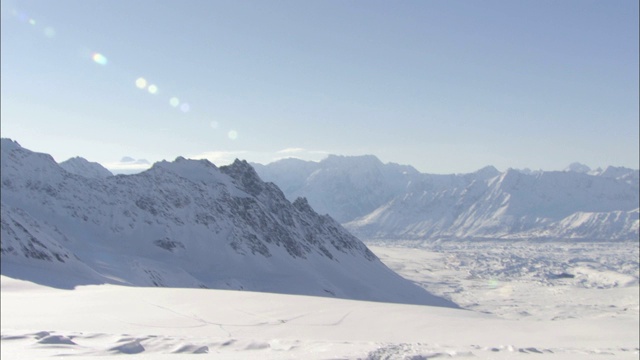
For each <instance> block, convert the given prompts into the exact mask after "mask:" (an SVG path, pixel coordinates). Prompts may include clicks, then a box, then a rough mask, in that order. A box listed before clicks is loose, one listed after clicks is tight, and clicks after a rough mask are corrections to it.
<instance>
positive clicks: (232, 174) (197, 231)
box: [1, 139, 455, 306]
mask: <svg viewBox="0 0 640 360" xmlns="http://www.w3.org/2000/svg"><path fill="white" fill-rule="evenodd" d="M1 232H2V234H1V235H2V249H1V252H2V273H3V274H5V275H8V276H12V277H15V278H24V279H28V280H32V281H38V282H40V283H45V284H49V285H55V286H59V287H66V288H70V287H73V286H75V285H78V284H91V283H115V284H128V285H138V286H171V287H207V288H220V289H241V290H254V291H267V292H280V293H290V294H305V295H319V296H332V297H341V298H349V299H364V300H374V301H389V302H401V303H414V304H432V305H443V306H455V305H454V304H452V303H450V302H448V301H446V300H444V299H441V298H437V297H434V296H432V295H430V294H429V293H427V292H426V291H423V290H422V289H421V288H419V287H417V286H415V285H413V284H412V283H410V282H408V281H406V280H404V279H403V278H401V277H400V276H398V275H397V274H395V273H394V272H392V271H391V270H389V269H388V268H387V267H386V266H384V265H383V264H382V263H381V262H380V261H379V259H378V258H377V257H376V256H375V255H374V254H373V253H371V252H370V251H369V249H368V248H367V247H366V246H365V245H364V244H363V243H362V242H360V241H359V240H358V239H356V238H355V237H353V236H352V235H351V234H349V233H348V232H347V231H345V230H344V229H343V228H342V227H341V226H340V225H339V224H338V223H337V222H336V221H334V220H333V219H331V218H330V217H328V216H321V215H318V214H317V213H316V212H315V211H313V209H312V208H311V207H310V206H309V204H308V203H307V202H306V200H305V199H302V198H300V199H297V200H296V201H294V202H293V203H291V202H289V201H287V200H286V199H285V197H284V195H283V194H282V192H281V191H280V190H279V189H278V188H277V187H276V186H275V185H274V184H272V183H265V182H263V181H262V180H260V178H259V177H258V175H257V174H256V173H255V171H254V170H253V168H252V167H251V166H250V165H249V164H247V163H246V162H244V161H236V162H234V163H233V164H232V165H229V166H225V167H221V168H218V167H216V166H215V165H213V164H212V163H210V162H208V161H206V160H198V161H196V160H187V159H184V158H178V159H176V160H175V161H174V162H167V161H163V162H159V163H156V164H155V165H154V166H153V167H152V168H151V169H150V170H148V171H145V172H143V173H141V174H137V175H118V176H111V177H107V178H87V177H84V176H80V175H75V174H72V173H69V172H67V171H65V170H63V169H62V168H61V167H60V166H59V165H58V164H56V162H55V161H54V160H53V158H51V156H49V155H46V154H40V153H34V152H31V151H29V150H27V149H23V148H21V147H20V146H19V145H18V144H17V143H16V142H13V141H11V140H8V139H3V140H2V228H1Z"/></svg>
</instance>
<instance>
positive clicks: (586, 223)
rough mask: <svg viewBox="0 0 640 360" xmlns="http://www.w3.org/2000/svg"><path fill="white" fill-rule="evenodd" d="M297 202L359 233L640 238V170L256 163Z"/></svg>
mask: <svg viewBox="0 0 640 360" xmlns="http://www.w3.org/2000/svg"><path fill="white" fill-rule="evenodd" d="M256 171H258V172H259V173H260V174H261V176H262V177H263V178H265V179H266V180H269V181H273V182H275V183H276V184H277V185H279V186H280V187H281V188H282V189H283V190H284V192H285V194H286V195H287V196H288V197H289V198H291V197H294V196H305V197H306V198H308V199H309V203H310V204H311V206H313V207H314V208H316V209H318V210H319V211H320V212H326V213H328V214H329V215H331V216H333V217H335V218H336V219H337V220H339V221H341V222H342V223H343V224H344V226H345V227H346V228H347V229H348V230H350V231H351V232H352V233H354V234H355V235H357V236H359V237H360V238H367V239H369V238H378V239H390V238H403V239H409V238H411V239H429V240H438V239H541V240H548V239H556V240H561V239H567V238H571V239H576V240H592V241H609V240H616V241H624V240H635V241H638V239H639V236H640V232H639V226H638V220H639V217H638V205H639V203H640V195H639V194H640V191H639V188H640V186H639V176H638V174H639V172H638V170H632V169H627V168H623V167H613V166H609V167H607V168H606V169H605V170H604V171H602V170H600V171H590V170H589V168H588V167H587V166H585V165H582V164H572V165H570V166H569V168H568V169H567V170H566V171H536V172H531V171H528V172H527V171H521V170H514V169H508V170H507V171H505V172H502V173H501V172H499V171H498V170H497V169H495V168H494V167H492V166H488V167H485V168H483V169H480V170H478V171H476V172H474V173H470V174H451V175H433V174H422V173H419V172H418V171H416V170H415V169H413V168H411V167H409V166H402V165H397V164H383V163H382V162H380V161H379V160H378V159H377V158H375V157H373V156H370V155H369V156H360V157H341V156H330V157H329V158H327V159H325V160H323V161H320V162H318V163H315V162H305V161H301V160H292V159H288V160H281V161H277V162H274V163H272V164H269V165H263V166H257V167H256Z"/></svg>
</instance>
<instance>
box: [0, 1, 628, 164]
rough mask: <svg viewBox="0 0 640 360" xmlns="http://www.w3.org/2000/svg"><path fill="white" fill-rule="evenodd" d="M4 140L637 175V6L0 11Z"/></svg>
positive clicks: (112, 159) (123, 150) (11, 7)
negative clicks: (579, 166)
mask: <svg viewBox="0 0 640 360" xmlns="http://www.w3.org/2000/svg"><path fill="white" fill-rule="evenodd" d="M1 11H2V12H1V16H2V34H1V36H2V41H1V47H2V51H1V53H2V54H1V56H2V63H1V65H2V77H1V82H2V92H1V100H2V109H1V117H2V123H1V125H0V126H1V131H2V136H3V137H9V138H12V139H14V140H17V141H18V142H20V144H22V145H23V146H24V147H26V148H29V149H31V150H34V151H40V152H46V153H49V154H51V155H52V156H53V157H54V158H55V159H56V160H57V161H64V160H66V159H68V158H70V157H74V156H82V157H84V158H86V159H87V160H90V161H95V162H99V163H101V164H103V165H105V166H107V167H109V164H111V165H113V164H118V163H119V162H120V159H122V158H123V157H130V158H132V159H146V160H147V161H149V162H150V163H153V162H156V161H160V160H163V159H166V160H173V159H175V158H176V157H178V156H184V157H188V158H207V159H209V160H211V161H212V162H214V163H216V164H222V163H224V162H229V161H232V160H233V159H234V158H242V159H246V160H248V161H250V162H256V163H263V164H266V163H269V162H271V161H274V160H276V159H279V158H283V157H297V158H301V159H304V160H313V161H319V160H321V159H322V158H324V157H325V156H326V155H327V154H338V155H364V154H373V155H375V156H377V157H378V158H379V159H380V160H381V161H382V162H385V163H387V162H393V163H398V164H406V165H412V166H414V167H415V168H416V169H418V170H419V171H421V172H425V173H441V174H445V173H469V172H473V171H475V170H477V169H480V168H482V167H484V166H487V165H493V166H495V167H496V168H498V169H501V170H505V169H507V168H518V169H523V168H529V169H533V170H537V169H543V170H561V169H563V168H565V167H566V166H568V165H569V164H571V163H573V162H580V163H584V164H586V165H588V166H590V167H592V168H598V167H606V166H607V165H613V166H624V167H629V168H634V169H635V168H637V167H638V164H639V163H640V158H639V155H638V148H639V147H640V140H639V135H638V134H639V132H640V128H639V124H640V121H639V119H640V114H639V108H640V105H639V102H638V98H639V97H640V94H639V87H640V84H639V60H638V52H639V50H638V43H639V41H640V39H639V36H638V32H639V25H638V16H639V15H638V13H639V9H638V2H637V1H633V0H621V1H616V2H598V1H563V2H553V1H535V2H534V1H522V2H516V3H514V2H509V1H487V2H482V3H475V2H448V1H429V2H420V1H406V2H402V3H399V4H398V3H394V4H390V3H389V2H385V1H371V2H367V3H366V6H364V5H361V4H360V3H355V2H339V1H307V2H292V1H285V2H268V3H267V2H259V1H248V2H241V3H238V2H220V1H210V2H209V1H182V2H156V1H150V0H141V1H136V2H133V3H132V2H128V1H123V0H115V1H109V2H101V1H97V2H85V1H81V0H63V1H56V2H43V1H16V0H13V1H12V0H8V1H2V5H1Z"/></svg>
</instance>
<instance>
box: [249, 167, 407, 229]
mask: <svg viewBox="0 0 640 360" xmlns="http://www.w3.org/2000/svg"><path fill="white" fill-rule="evenodd" d="M253 166H254V167H255V169H256V171H257V172H258V174H260V176H261V177H262V178H264V179H268V180H267V181H272V182H274V183H276V184H277V185H278V186H279V187H280V188H281V189H282V190H283V191H284V193H285V194H286V196H287V198H289V199H295V198H297V197H299V196H304V197H306V198H307V199H308V200H309V203H310V204H311V205H312V206H313V208H314V209H316V211H318V212H319V213H321V214H330V215H331V217H333V218H334V219H336V220H337V221H339V222H342V223H345V222H348V221H350V220H353V219H354V218H356V217H358V216H363V215H366V214H368V213H370V212H372V211H373V210H375V209H376V208H378V207H379V206H380V205H381V204H383V203H385V202H387V201H389V200H391V199H393V197H394V196H396V195H397V194H398V193H400V192H402V191H403V190H404V188H405V187H406V186H407V184H408V183H409V182H410V181H411V179H412V177H414V176H416V175H418V174H419V172H418V171H417V170H416V169H414V168H413V167H411V166H403V165H398V164H383V163H382V162H381V161H380V160H379V159H378V158H377V157H375V156H373V155H365V156H338V155H329V156H328V157H327V158H326V159H324V160H322V161H320V162H311V161H303V160H298V159H283V160H280V161H277V162H274V163H271V164H269V165H260V164H253ZM303 194H304V195H303Z"/></svg>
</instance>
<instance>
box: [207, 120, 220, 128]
mask: <svg viewBox="0 0 640 360" xmlns="http://www.w3.org/2000/svg"><path fill="white" fill-rule="evenodd" d="M209 126H211V128H212V129H217V128H218V126H220V124H218V122H217V121H215V120H213V121H212V122H211V123H209Z"/></svg>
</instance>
